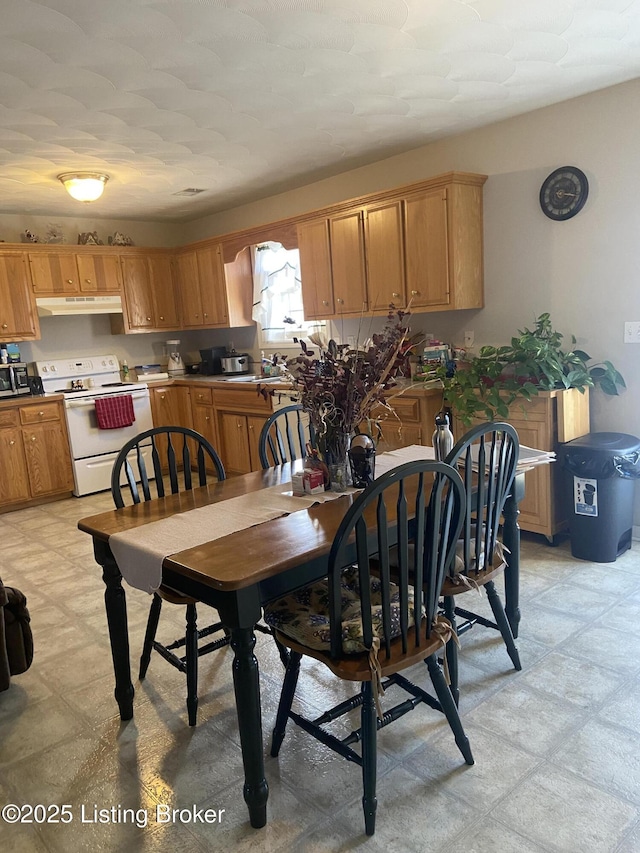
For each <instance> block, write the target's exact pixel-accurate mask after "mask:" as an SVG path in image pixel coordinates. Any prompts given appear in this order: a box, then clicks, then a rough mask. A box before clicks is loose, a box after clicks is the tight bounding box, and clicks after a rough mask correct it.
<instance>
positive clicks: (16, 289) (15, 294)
mask: <svg viewBox="0 0 640 853" xmlns="http://www.w3.org/2000/svg"><path fill="white" fill-rule="evenodd" d="M39 337H40V325H39V323H38V316H37V314H36V309H35V304H34V300H33V295H32V290H31V279H30V276H29V270H28V268H27V259H26V256H25V254H24V252H20V251H13V252H12V251H0V339H1V340H3V341H4V340H9V341H26V340H35V339H36V338H39Z"/></svg>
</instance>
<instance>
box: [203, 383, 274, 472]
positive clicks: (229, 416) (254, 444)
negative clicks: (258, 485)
mask: <svg viewBox="0 0 640 853" xmlns="http://www.w3.org/2000/svg"><path fill="white" fill-rule="evenodd" d="M213 403H214V407H215V410H216V416H217V426H218V434H219V439H220V449H219V453H220V457H221V459H222V462H223V464H224V467H225V471H226V472H227V474H248V473H249V471H259V470H260V468H261V465H260V457H259V453H258V440H259V438H260V432H261V431H262V427H263V425H264V422H265V421H266V419H267V418H268V417H269V415H270V414H271V412H272V411H273V407H272V402H271V398H270V397H269V399H268V400H265V399H264V398H263V397H260V396H258V394H257V393H256V391H255V389H247V390H244V389H236V388H229V389H227V388H222V389H218V388H216V389H214V391H213Z"/></svg>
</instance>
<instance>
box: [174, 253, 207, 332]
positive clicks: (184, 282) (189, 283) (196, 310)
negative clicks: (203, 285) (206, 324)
mask: <svg viewBox="0 0 640 853" xmlns="http://www.w3.org/2000/svg"><path fill="white" fill-rule="evenodd" d="M175 271H176V286H177V289H178V292H179V294H180V307H181V309H182V325H183V326H184V327H185V328H187V329H197V328H201V327H202V325H203V316H202V315H203V311H202V300H201V298H200V278H199V275H198V258H197V255H196V253H195V252H184V253H183V254H180V255H176V258H175Z"/></svg>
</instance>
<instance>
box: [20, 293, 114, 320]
mask: <svg viewBox="0 0 640 853" xmlns="http://www.w3.org/2000/svg"><path fill="white" fill-rule="evenodd" d="M36 306H37V308H38V314H39V315H40V317H64V316H67V317H68V316H70V315H73V314H122V299H121V298H120V297H119V296H40V297H38V298H37V299H36Z"/></svg>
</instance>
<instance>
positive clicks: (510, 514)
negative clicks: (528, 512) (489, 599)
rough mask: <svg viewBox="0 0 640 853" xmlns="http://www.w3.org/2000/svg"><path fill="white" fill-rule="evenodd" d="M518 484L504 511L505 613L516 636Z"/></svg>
mask: <svg viewBox="0 0 640 853" xmlns="http://www.w3.org/2000/svg"><path fill="white" fill-rule="evenodd" d="M515 492H516V484H515V483H514V489H513V494H511V495H509V497H508V498H507V500H506V502H505V505H504V511H503V519H504V525H503V539H504V544H505V547H506V548H507V549H508V551H509V553H508V554H506V562H507V567H506V569H505V572H504V591H505V607H504V610H505V613H506V614H507V619H508V620H509V625H510V626H511V630H512V632H513V636H514V638H515V637H517V636H518V626H519V624H520V525H519V524H518V516H519V515H520V510H519V509H518V498H517V496H516V493H515Z"/></svg>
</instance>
